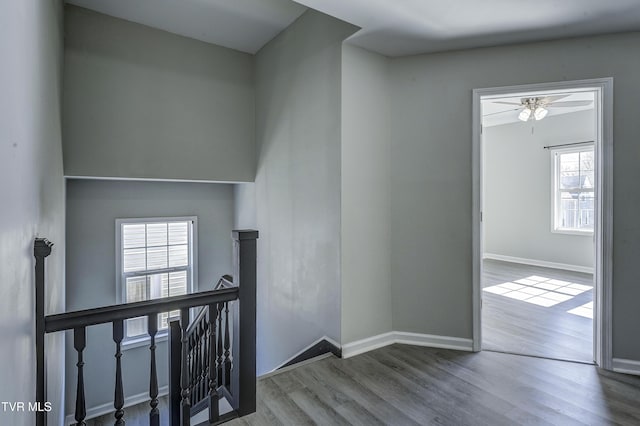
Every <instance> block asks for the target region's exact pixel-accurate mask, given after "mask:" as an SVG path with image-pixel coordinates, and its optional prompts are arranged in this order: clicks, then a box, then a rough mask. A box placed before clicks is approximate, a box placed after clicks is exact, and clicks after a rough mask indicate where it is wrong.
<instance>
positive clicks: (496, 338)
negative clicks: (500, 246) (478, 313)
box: [482, 260, 593, 362]
mask: <svg viewBox="0 0 640 426" xmlns="http://www.w3.org/2000/svg"><path fill="white" fill-rule="evenodd" d="M532 277H533V278H532ZM592 277H593V276H592V275H591V274H583V273H579V272H571V271H563V270H559V269H550V268H542V267H536V266H528V265H521V264H516V263H509V262H502V261H495V260H484V262H483V276H482V286H483V289H484V291H483V308H482V348H483V349H484V350H497V351H504V352H512V353H518V354H526V355H535V356H542V357H548V358H558V359H569V360H577V361H584V362H592V361H593V321H592V320H591V319H589V318H585V317H583V316H580V315H576V314H574V313H570V312H569V311H571V310H572V309H574V308H578V307H580V306H583V305H585V304H587V303H589V302H592V300H593V290H592V285H593V284H592V280H593V278H592ZM505 283H510V284H511V286H512V285H513V284H515V285H516V287H514V288H516V290H515V291H508V290H510V289H509V288H505V287H504V285H505ZM567 283H571V284H567ZM511 286H510V285H507V287H511ZM518 286H519V288H518ZM583 286H587V287H583ZM585 288H588V290H585ZM493 291H496V292H499V293H502V294H495V293H492V292H493ZM505 292H506V293H505ZM527 292H530V293H540V292H545V293H542V295H541V296H539V295H536V294H532V295H531V297H528V298H527V299H526V300H518V299H516V298H524V297H527V295H528V293H527ZM571 293H577V294H571ZM514 297H515V298H514ZM547 297H552V298H553V297H556V298H559V300H561V301H559V303H557V304H555V305H553V306H544V305H547V304H549V303H552V302H549V303H547V300H548V299H547ZM563 299H566V300H563ZM556 302H558V301H556ZM536 303H538V304H536Z"/></svg>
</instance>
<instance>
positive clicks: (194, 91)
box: [63, 5, 255, 181]
mask: <svg viewBox="0 0 640 426" xmlns="http://www.w3.org/2000/svg"><path fill="white" fill-rule="evenodd" d="M65 11H66V14H65V19H66V25H65V27H66V28H65V33H66V37H65V74H64V128H63V130H64V167H65V175H67V176H97V177H129V178H161V179H187V180H209V181H253V178H254V173H255V145H254V100H253V94H254V90H253V79H252V72H253V58H252V56H251V55H248V54H244V53H240V52H237V51H234V50H231V49H227V48H223V47H219V46H215V45H212V44H207V43H203V42H200V41H196V40H193V39H189V38H186V37H181V36H177V35H174V34H170V33H167V32H164V31H160V30H155V29H151V28H149V27H145V26H143V25H139V24H134V23H132V22H128V21H124V20H121V19H117V18H112V17H109V16H106V15H102V14H99V13H95V12H91V11H89V10H86V9H82V8H78V7H75V6H70V5H67V6H66V8H65Z"/></svg>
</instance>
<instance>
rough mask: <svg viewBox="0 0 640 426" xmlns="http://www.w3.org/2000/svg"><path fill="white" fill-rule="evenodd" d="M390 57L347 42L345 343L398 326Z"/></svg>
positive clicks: (344, 109)
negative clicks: (392, 272)
mask: <svg viewBox="0 0 640 426" xmlns="http://www.w3.org/2000/svg"><path fill="white" fill-rule="evenodd" d="M388 71H389V60H388V59H387V58H385V57H383V56H381V55H378V54H376V53H370V52H367V51H366V50H364V49H361V48H358V47H354V46H350V45H347V44H345V45H344V46H343V49H342V169H341V170H342V186H341V199H342V210H341V213H342V221H341V242H342V247H341V254H342V259H341V264H342V277H341V278H342V343H343V344H344V343H349V342H353V341H355V340H359V339H363V338H366V337H370V336H374V335H377V334H381V333H386V332H388V331H391V329H392V323H391V276H390V260H391V253H390V244H391V239H390V233H389V228H390V214H391V188H390V184H391V180H390V175H389V173H390V166H391V162H390V159H389V155H390V153H391V152H390V142H391V115H390V111H389V87H388V86H389V84H388V77H389V76H388Z"/></svg>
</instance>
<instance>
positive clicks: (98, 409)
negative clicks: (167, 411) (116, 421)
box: [64, 386, 169, 426]
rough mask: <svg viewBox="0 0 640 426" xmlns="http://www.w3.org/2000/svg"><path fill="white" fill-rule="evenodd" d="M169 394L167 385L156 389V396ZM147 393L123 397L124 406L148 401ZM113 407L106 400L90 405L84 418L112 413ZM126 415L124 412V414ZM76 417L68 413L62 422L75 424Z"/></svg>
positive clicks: (67, 425) (67, 424) (111, 403)
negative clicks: (93, 405) (96, 404)
mask: <svg viewBox="0 0 640 426" xmlns="http://www.w3.org/2000/svg"><path fill="white" fill-rule="evenodd" d="M168 394H169V386H162V387H161V388H159V389H158V397H161V396H165V395H168ZM149 400H150V398H149V393H148V392H144V393H139V394H137V395H131V396H130V397H127V398H125V399H124V408H127V407H131V406H132V405H137V404H141V403H143V402H146V401H149ZM114 411H115V409H114V408H113V402H108V403H106V404H102V405H98V406H95V407H91V408H89V409H87V416H86V419H93V418H95V417H100V416H104V415H105V414H109V413H113V412H114ZM125 417H126V414H125ZM75 422H76V419H75V418H74V414H69V415H68V416H66V417H65V419H64V424H65V425H66V426H69V425H71V424H75Z"/></svg>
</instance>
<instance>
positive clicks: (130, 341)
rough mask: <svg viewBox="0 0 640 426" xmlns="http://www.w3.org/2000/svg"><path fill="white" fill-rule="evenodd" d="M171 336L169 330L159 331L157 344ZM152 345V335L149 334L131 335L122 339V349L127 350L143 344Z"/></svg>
mask: <svg viewBox="0 0 640 426" xmlns="http://www.w3.org/2000/svg"><path fill="white" fill-rule="evenodd" d="M168 338H169V332H168V331H167V330H161V331H158V334H156V344H157V343H158V342H164V341H166V340H167V339H168ZM149 345H151V337H149V336H138V337H129V338H127V339H125V340H123V341H122V350H123V351H126V350H128V349H134V348H139V347H142V346H146V347H149Z"/></svg>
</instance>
